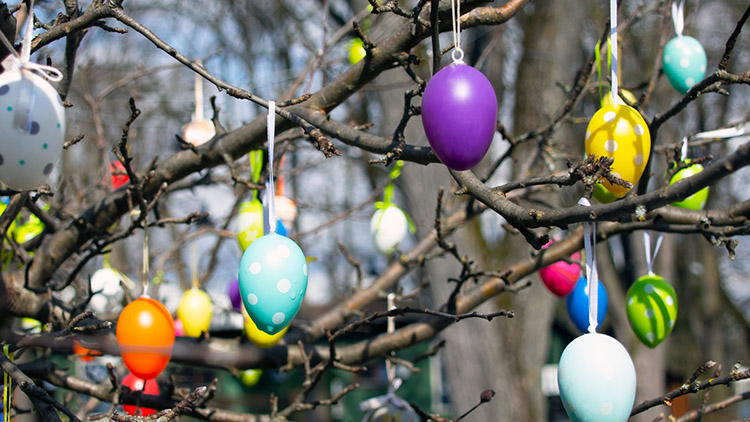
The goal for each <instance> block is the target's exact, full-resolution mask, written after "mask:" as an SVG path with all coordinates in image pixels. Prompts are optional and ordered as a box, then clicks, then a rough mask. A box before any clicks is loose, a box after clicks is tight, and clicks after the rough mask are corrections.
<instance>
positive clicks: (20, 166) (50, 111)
mask: <svg viewBox="0 0 750 422" xmlns="http://www.w3.org/2000/svg"><path fill="white" fill-rule="evenodd" d="M0 131H1V132H2V136H1V137H0V180H2V182H3V183H5V185H6V186H8V187H9V188H11V189H16V190H28V189H33V188H36V187H38V186H40V185H43V184H45V183H46V179H47V176H49V174H50V173H51V172H52V169H53V168H54V165H55V162H56V161H57V159H58V158H59V157H60V153H61V152H62V145H63V141H64V140H65V109H64V108H63V105H62V102H61V101H60V96H59V95H58V94H57V91H55V89H54V88H53V87H52V85H50V84H49V82H47V81H46V80H45V79H44V78H42V77H40V76H38V75H37V74H35V73H33V72H32V71H29V70H23V71H21V70H7V71H5V72H3V73H2V74H0Z"/></svg>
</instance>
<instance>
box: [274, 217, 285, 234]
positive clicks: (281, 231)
mask: <svg viewBox="0 0 750 422" xmlns="http://www.w3.org/2000/svg"><path fill="white" fill-rule="evenodd" d="M276 234H278V235H279V236H286V235H287V232H286V227H285V226H284V223H283V222H282V221H281V220H276Z"/></svg>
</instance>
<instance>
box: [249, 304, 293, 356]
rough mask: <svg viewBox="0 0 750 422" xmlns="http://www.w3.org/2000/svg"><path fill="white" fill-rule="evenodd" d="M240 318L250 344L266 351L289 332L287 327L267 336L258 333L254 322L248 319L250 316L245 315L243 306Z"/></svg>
mask: <svg viewBox="0 0 750 422" xmlns="http://www.w3.org/2000/svg"><path fill="white" fill-rule="evenodd" d="M242 317H243V319H244V321H245V324H244V326H245V337H247V339H248V340H250V343H253V344H254V345H256V346H257V347H260V348H261V349H268V348H269V347H273V346H275V345H276V344H277V343H278V342H279V341H281V338H282V337H284V334H286V332H287V331H288V330H289V326H288V325H287V326H286V327H284V329H282V330H281V331H279V332H278V333H276V334H267V333H264V332H263V331H260V330H259V329H258V326H257V325H255V322H253V319H252V318H250V315H248V314H247V311H246V310H245V309H244V306H243V309H242Z"/></svg>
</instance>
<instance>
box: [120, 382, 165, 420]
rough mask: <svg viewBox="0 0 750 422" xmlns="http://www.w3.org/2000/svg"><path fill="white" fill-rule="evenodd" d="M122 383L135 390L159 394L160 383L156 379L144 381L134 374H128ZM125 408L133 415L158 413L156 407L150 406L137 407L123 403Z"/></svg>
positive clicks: (154, 394) (153, 394)
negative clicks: (151, 407)
mask: <svg viewBox="0 0 750 422" xmlns="http://www.w3.org/2000/svg"><path fill="white" fill-rule="evenodd" d="M122 385H124V386H126V387H128V388H130V390H132V391H133V392H138V391H142V392H143V393H142V394H149V395H152V396H158V395H159V383H157V382H156V380H152V379H150V380H147V381H144V380H142V379H140V378H138V377H136V376H135V375H133V374H128V375H126V376H125V378H123V379H122ZM122 408H123V410H125V411H126V412H127V413H128V414H130V415H133V416H144V417H145V416H150V415H153V414H154V413H156V409H150V408H148V407H137V406H133V405H129V404H123V405H122Z"/></svg>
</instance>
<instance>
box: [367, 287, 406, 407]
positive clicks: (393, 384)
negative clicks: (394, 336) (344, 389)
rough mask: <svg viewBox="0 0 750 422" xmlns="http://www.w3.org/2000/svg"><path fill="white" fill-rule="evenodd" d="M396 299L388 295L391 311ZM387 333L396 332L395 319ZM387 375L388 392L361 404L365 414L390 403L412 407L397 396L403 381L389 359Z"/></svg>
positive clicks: (391, 321) (389, 325)
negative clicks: (397, 375) (397, 376)
mask: <svg viewBox="0 0 750 422" xmlns="http://www.w3.org/2000/svg"><path fill="white" fill-rule="evenodd" d="M395 298H396V295H395V294H393V292H391V293H388V296H387V301H388V310H389V311H391V310H393V309H396V305H395ZM386 331H387V332H388V333H389V334H390V333H392V332H394V331H396V319H395V317H392V316H389V317H388V325H387V329H386ZM385 373H386V376H387V377H388V392H387V393H386V394H385V395H384V396H378V397H373V398H370V399H367V400H365V401H363V402H361V403H360V404H359V408H360V410H362V411H364V412H370V411H374V410H377V409H380V408H382V407H385V406H387V405H388V404H389V403H390V404H391V405H393V406H395V407H396V408H397V409H402V410H403V409H408V408H410V407H411V406H409V402H407V401H406V400H404V399H402V398H401V397H399V396H397V395H396V390H398V389H399V387H401V383H402V382H403V381H402V380H401V378H396V367H395V366H394V365H393V362H391V361H390V360H387V359H386V361H385Z"/></svg>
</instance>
